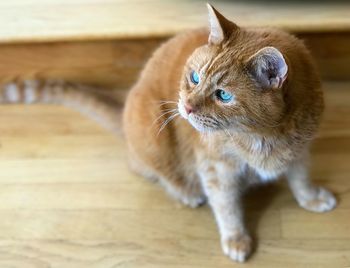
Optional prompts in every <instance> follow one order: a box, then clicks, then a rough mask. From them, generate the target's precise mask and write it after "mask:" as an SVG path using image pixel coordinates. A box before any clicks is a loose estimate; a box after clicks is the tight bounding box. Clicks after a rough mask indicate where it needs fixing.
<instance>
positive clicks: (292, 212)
mask: <svg viewBox="0 0 350 268" xmlns="http://www.w3.org/2000/svg"><path fill="white" fill-rule="evenodd" d="M281 221H282V237H283V238H286V239H301V238H303V239H350V232H349V223H350V209H340V208H337V209H336V210H335V211H331V212H329V213H327V214H316V213H312V212H308V211H304V210H301V209H282V211H281Z"/></svg>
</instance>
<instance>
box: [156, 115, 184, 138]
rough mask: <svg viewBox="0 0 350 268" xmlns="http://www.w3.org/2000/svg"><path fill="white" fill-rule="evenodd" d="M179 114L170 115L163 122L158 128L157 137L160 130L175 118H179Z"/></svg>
mask: <svg viewBox="0 0 350 268" xmlns="http://www.w3.org/2000/svg"><path fill="white" fill-rule="evenodd" d="M179 115H180V113H179V112H175V113H173V114H172V115H170V116H169V117H168V118H167V119H166V120H165V121H164V122H163V124H162V125H161V126H160V128H159V131H158V133H157V136H158V135H159V134H160V132H162V130H163V129H164V128H165V127H166V126H167V125H168V124H169V123H170V122H171V121H172V120H173V119H175V118H176V117H177V116H179Z"/></svg>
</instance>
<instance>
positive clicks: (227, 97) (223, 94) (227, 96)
mask: <svg viewBox="0 0 350 268" xmlns="http://www.w3.org/2000/svg"><path fill="white" fill-rule="evenodd" d="M215 96H216V97H217V98H218V99H219V100H220V101H222V102H224V103H228V102H230V101H231V100H232V98H233V96H232V94H231V93H228V92H227V91H225V90H222V89H218V90H216V91H215Z"/></svg>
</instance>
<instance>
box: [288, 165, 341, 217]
mask: <svg viewBox="0 0 350 268" xmlns="http://www.w3.org/2000/svg"><path fill="white" fill-rule="evenodd" d="M286 175H287V180H288V183H289V187H290V189H291V190H292V193H293V195H294V197H295V199H296V200H297V202H298V204H299V205H300V206H301V207H303V208H305V209H306V210H309V211H313V212H326V211H329V210H332V209H333V208H335V206H336V205H337V201H336V199H335V197H334V195H333V194H332V193H331V192H329V191H328V190H326V189H325V188H322V187H319V186H315V185H313V184H312V183H311V182H310V180H309V176H308V169H307V166H306V164H305V162H303V161H299V162H297V163H295V164H293V165H292V166H291V167H290V168H289V170H288V171H287V174H286Z"/></svg>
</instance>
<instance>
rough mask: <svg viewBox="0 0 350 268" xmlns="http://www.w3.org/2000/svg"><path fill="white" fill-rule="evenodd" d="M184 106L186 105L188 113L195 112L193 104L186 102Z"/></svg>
mask: <svg viewBox="0 0 350 268" xmlns="http://www.w3.org/2000/svg"><path fill="white" fill-rule="evenodd" d="M184 106H185V110H186V113H187V114H191V113H193V112H194V110H193V107H192V106H191V105H189V104H188V103H186V104H185V105H184Z"/></svg>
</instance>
